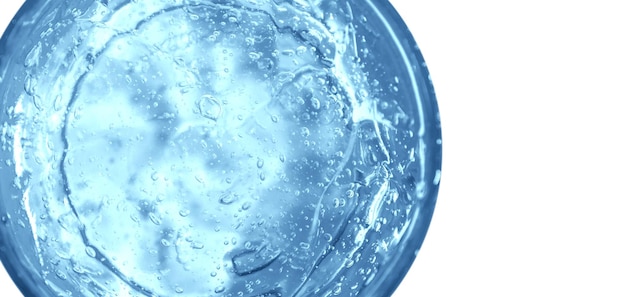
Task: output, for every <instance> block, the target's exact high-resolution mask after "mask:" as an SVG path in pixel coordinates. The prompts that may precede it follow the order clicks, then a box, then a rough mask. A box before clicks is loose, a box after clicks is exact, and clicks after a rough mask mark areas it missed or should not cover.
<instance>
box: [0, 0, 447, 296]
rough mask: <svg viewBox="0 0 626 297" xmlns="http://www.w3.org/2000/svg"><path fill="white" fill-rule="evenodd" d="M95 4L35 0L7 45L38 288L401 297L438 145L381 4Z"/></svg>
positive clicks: (25, 244) (7, 114)
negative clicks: (397, 291) (395, 296)
mask: <svg viewBox="0 0 626 297" xmlns="http://www.w3.org/2000/svg"><path fill="white" fill-rule="evenodd" d="M83 2H84V1H75V3H71V4H70V5H69V6H67V5H65V4H61V2H60V1H48V2H46V1H28V2H27V3H26V4H25V6H24V7H23V8H22V10H21V11H20V12H19V13H18V15H17V16H16V18H15V19H14V23H13V25H12V26H10V27H9V30H8V31H7V33H6V34H5V35H4V36H3V38H2V41H1V42H0V92H2V100H3V101H2V103H1V106H2V109H3V113H2V114H1V115H0V123H1V124H2V125H3V129H2V133H1V135H0V137H1V138H0V144H1V145H2V150H0V161H2V163H1V165H2V166H1V167H0V175H1V177H2V179H1V180H0V191H1V192H0V194H1V196H0V219H1V220H0V239H1V241H0V252H1V253H0V257H1V258H2V261H3V262H4V263H5V265H6V266H7V269H8V270H9V272H10V274H11V275H12V277H13V278H14V280H15V281H16V283H17V284H18V286H19V287H20V289H21V290H22V291H23V292H24V293H25V294H27V295H31V294H32V295H36V296H57V295H62V296H69V295H72V296H117V295H120V296H245V297H248V296H250V297H262V296H263V297H270V296H275V297H278V296H390V294H391V292H392V291H393V289H394V288H395V287H396V286H397V284H398V283H399V281H400V280H401V278H402V277H403V275H404V274H405V273H406V271H407V269H408V266H409V265H410V263H411V262H412V260H413V258H414V257H415V253H416V252H417V250H418V249H419V247H420V246H421V243H422V241H423V238H424V235H425V233H426V229H427V227H428V223H429V221H430V217H431V215H432V211H433V208H434V203H435V199H436V192H437V187H438V183H439V172H440V171H439V168H440V160H441V159H440V158H441V157H440V156H441V147H440V145H441V140H440V132H439V122H438V114H437V108H436V103H435V99H434V95H433V92H432V87H431V85H430V81H429V79H428V75H427V71H426V69H425V67H424V65H423V61H422V59H421V57H420V56H419V52H418V51H417V50H416V48H415V47H414V46H413V45H414V44H413V43H412V41H411V40H412V39H411V38H410V34H409V33H408V32H407V31H406V28H405V27H404V25H403V24H402V23H401V22H400V21H399V19H398V17H397V15H396V14H395V12H394V11H393V10H392V8H390V7H389V4H374V3H369V2H363V3H361V2H358V3H352V2H350V1H349V2H335V1H317V2H319V3H317V2H316V1H310V2H306V1H293V3H291V1H261V0H259V1H252V0H249V1H157V0H151V1H137V2H136V3H135V2H134V1H130V2H123V1H96V2H95V3H83ZM313 2H315V3H316V4H314V3H313Z"/></svg>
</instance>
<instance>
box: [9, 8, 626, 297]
mask: <svg viewBox="0 0 626 297" xmlns="http://www.w3.org/2000/svg"><path fill="white" fill-rule="evenodd" d="M381 1H383V0H381ZM17 2H18V1H15V2H14V3H12V1H8V0H6V1H4V0H3V3H2V5H1V7H0V16H1V18H0V19H1V26H2V28H4V26H5V25H6V23H8V21H9V19H10V17H11V16H12V15H13V14H14V12H15V11H16V9H17V7H18V5H19V3H17ZM16 3H17V4H16ZM392 3H393V4H394V5H395V6H396V8H397V9H398V10H399V11H400V13H401V14H402V15H403V17H404V19H405V21H406V22H407V23H408V25H409V26H410V27H411V30H412V32H413V35H414V37H415V39H416V40H417V42H418V44H419V45H420V47H421V50H422V53H423V55H424V56H425V58H426V62H427V63H428V66H429V69H430V72H431V75H432V79H433V81H434V84H435V89H436V92H437V96H438V101H439V107H440V111H441V119H442V128H443V140H444V142H443V148H444V158H443V160H444V161H443V162H444V164H443V173H442V181H441V190H440V195H439V201H438V205H437V208H436V211H435V216H434V218H433V221H432V224H431V229H430V231H429V233H428V235H427V237H426V241H425V242H424V245H423V248H422V251H421V252H420V254H419V255H418V257H417V260H416V261H415V263H414V266H413V268H412V270H411V271H410V272H409V274H408V275H407V277H406V278H405V281H404V282H403V284H402V286H401V287H400V288H399V289H398V291H397V292H396V294H394V297H414V296H425V297H431V296H432V297H434V296H482V297H486V296H494V297H496V296H497V297H501V296H572V295H577V296H626V206H625V202H624V201H626V105H625V102H626V17H624V15H626V9H625V8H624V7H623V6H622V4H621V3H622V1H617V0H615V1H609V0H596V1H582V0H581V1H557V0H543V1H539V0H526V1H485V0H474V1H461V0H455V1H449V0H436V1H435V0H431V1H421V0H392ZM0 270H1V269H0ZM11 290H13V291H11ZM0 294H1V295H2V296H7V297H13V296H20V295H19V293H17V292H16V291H15V289H14V287H13V285H12V283H11V281H10V280H9V279H8V278H7V276H6V275H0Z"/></svg>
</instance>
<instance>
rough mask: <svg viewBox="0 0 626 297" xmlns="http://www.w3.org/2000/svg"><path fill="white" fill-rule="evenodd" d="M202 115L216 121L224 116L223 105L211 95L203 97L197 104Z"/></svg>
mask: <svg viewBox="0 0 626 297" xmlns="http://www.w3.org/2000/svg"><path fill="white" fill-rule="evenodd" d="M196 106H197V108H198V110H199V112H200V115H201V116H203V117H205V118H207V119H210V120H214V121H216V120H217V119H218V118H219V117H220V115H221V114H222V104H221V103H220V102H219V101H218V100H217V99H215V97H213V96H211V95H203V96H202V97H200V99H198V101H197V102H196Z"/></svg>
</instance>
